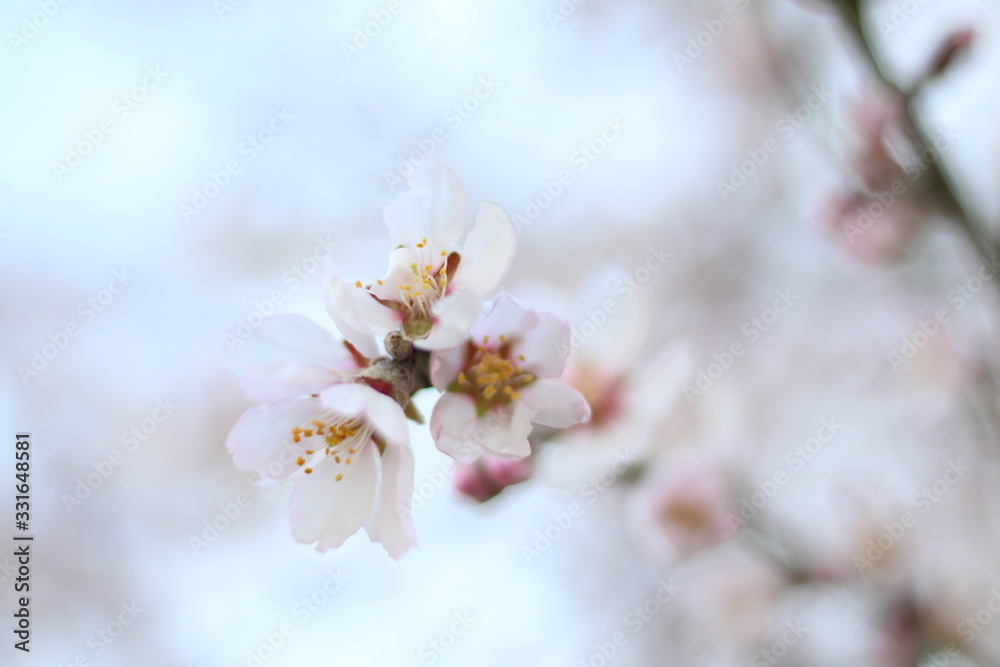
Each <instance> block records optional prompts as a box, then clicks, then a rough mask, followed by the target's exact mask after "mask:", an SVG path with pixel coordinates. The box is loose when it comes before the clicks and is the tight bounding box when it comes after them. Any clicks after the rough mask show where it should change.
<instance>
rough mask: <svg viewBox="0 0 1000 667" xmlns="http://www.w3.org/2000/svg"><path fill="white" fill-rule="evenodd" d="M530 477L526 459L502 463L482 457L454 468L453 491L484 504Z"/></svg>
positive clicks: (502, 461)
mask: <svg viewBox="0 0 1000 667" xmlns="http://www.w3.org/2000/svg"><path fill="white" fill-rule="evenodd" d="M529 477H531V464H530V463H529V462H528V460H527V459H518V460H517V461H504V460H503V459H498V458H495V457H493V456H489V455H488V454H487V455H484V456H481V457H479V459H478V460H476V462H475V463H460V464H459V465H458V466H457V467H456V468H455V477H454V484H455V490H456V491H458V492H459V493H461V494H462V495H463V496H466V497H468V498H471V499H472V500H475V501H476V502H480V503H485V502H486V501H487V500H491V499H492V498H495V497H496V496H498V495H500V493H501V492H502V491H503V490H504V489H506V488H507V487H508V486H513V485H515V484H520V483H521V482H523V481H525V480H527V479H528V478H529Z"/></svg>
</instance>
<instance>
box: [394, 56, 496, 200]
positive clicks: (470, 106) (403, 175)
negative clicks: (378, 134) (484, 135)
mask: <svg viewBox="0 0 1000 667" xmlns="http://www.w3.org/2000/svg"><path fill="white" fill-rule="evenodd" d="M501 85H502V84H501V82H499V81H497V80H496V77H494V76H493V75H486V76H481V77H479V80H478V81H477V83H476V87H475V88H473V89H472V90H471V91H470V92H469V94H468V95H466V96H464V97H463V98H462V99H460V100H458V101H457V102H455V103H454V104H452V105H451V106H450V107H448V109H447V110H446V111H445V112H444V114H442V116H441V120H443V121H444V122H445V123H446V124H447V125H448V127H449V128H450V129H452V130H457V129H458V128H460V127H462V125H464V124H465V122H466V121H467V120H469V119H470V118H472V115H473V114H474V113H476V112H477V111H478V110H479V108H480V107H481V106H482V104H483V103H484V102H486V101H487V100H488V99H490V98H491V97H493V93H495V92H496V91H497V90H498V89H499V88H500V86H501ZM447 140H448V132H447V131H446V130H445V129H444V128H441V127H435V128H434V129H433V130H431V132H430V133H429V134H428V135H427V136H426V137H424V138H421V139H414V141H413V145H414V146H416V147H417V149H416V150H415V151H411V152H410V154H409V155H405V156H404V155H400V156H398V158H397V165H398V166H397V167H396V171H395V172H392V171H386V172H385V183H386V185H388V186H389V188H390V189H395V188H396V187H398V186H403V185H406V179H407V177H409V176H410V174H412V173H413V171H414V169H416V168H417V167H419V166H420V165H421V164H423V163H424V162H425V161H426V160H427V158H429V157H430V156H432V155H434V154H435V153H437V149H438V146H439V145H440V144H443V143H444V142H446V141H447Z"/></svg>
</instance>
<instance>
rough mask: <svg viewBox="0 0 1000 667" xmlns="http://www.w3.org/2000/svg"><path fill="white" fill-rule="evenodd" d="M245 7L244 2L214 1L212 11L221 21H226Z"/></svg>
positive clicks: (231, 0)
mask: <svg viewBox="0 0 1000 667" xmlns="http://www.w3.org/2000/svg"><path fill="white" fill-rule="evenodd" d="M241 6H243V0H214V2H212V9H214V10H215V15H216V16H217V17H218V19H219V20H220V21H225V20H226V19H227V18H228V17H229V15H230V14H232V13H233V12H235V11H236V10H237V8H239V7H241Z"/></svg>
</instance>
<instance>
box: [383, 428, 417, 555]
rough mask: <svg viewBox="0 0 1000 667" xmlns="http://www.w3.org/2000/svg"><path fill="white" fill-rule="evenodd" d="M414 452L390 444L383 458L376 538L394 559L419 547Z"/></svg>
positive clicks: (407, 447) (405, 447)
mask: <svg viewBox="0 0 1000 667" xmlns="http://www.w3.org/2000/svg"><path fill="white" fill-rule="evenodd" d="M413 468H414V464H413V450H412V449H410V446H409V445H408V444H407V445H393V444H389V445H388V446H386V448H385V453H384V454H383V455H382V489H381V493H380V497H379V512H378V518H377V521H376V527H377V533H376V535H377V538H378V541H379V542H381V543H382V546H383V547H385V550H386V551H388V552H389V555H390V556H392V557H393V558H394V559H396V560H399V558H400V557H402V555H403V554H405V553H406V552H407V551H409V550H410V548H411V547H414V546H416V545H417V531H416V529H415V528H414V527H413Z"/></svg>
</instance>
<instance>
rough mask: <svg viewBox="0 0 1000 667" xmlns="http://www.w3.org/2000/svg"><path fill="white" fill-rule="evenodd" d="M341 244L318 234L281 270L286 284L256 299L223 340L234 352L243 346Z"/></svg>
mask: <svg viewBox="0 0 1000 667" xmlns="http://www.w3.org/2000/svg"><path fill="white" fill-rule="evenodd" d="M338 247H340V246H339V244H337V243H334V242H333V241H331V240H330V236H329V235H327V236H318V237H316V245H315V246H314V247H313V250H312V252H311V253H310V254H308V255H306V256H305V257H303V258H302V259H300V260H299V261H297V262H295V263H294V264H292V265H291V266H290V267H289V268H288V269H287V270H286V271H285V272H284V273H282V274H281V283H282V285H285V286H284V287H276V288H274V289H273V290H271V291H270V292H268V293H267V294H266V295H264V296H262V297H260V298H259V299H254V302H253V307H252V308H251V309H250V312H248V313H247V314H246V315H243V316H241V317H240V318H239V320H238V321H237V322H236V325H235V326H233V327H232V329H230V330H229V331H226V332H225V333H224V334H222V341H223V342H224V343H225V344H226V350H228V351H229V352H230V353H232V352H233V351H235V350H237V349H238V348H240V347H242V346H243V344H244V343H245V342H247V340H249V339H250V337H251V336H253V335H254V333H256V331H257V329H258V328H260V325H262V324H263V323H264V320H266V319H267V318H268V317H270V316H271V315H273V314H274V313H275V312H277V310H278V306H280V305H281V304H282V303H284V302H285V298H286V297H287V296H288V295H289V294H290V293H292V292H294V291H295V290H297V289H298V288H299V287H301V286H302V285H303V283H305V282H306V281H307V280H309V279H310V278H312V277H313V275H314V274H315V273H316V271H317V270H319V267H320V265H321V264H322V263H324V262H325V261H327V260H328V259H332V258H333V251H334V250H335V249H336V248H338Z"/></svg>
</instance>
